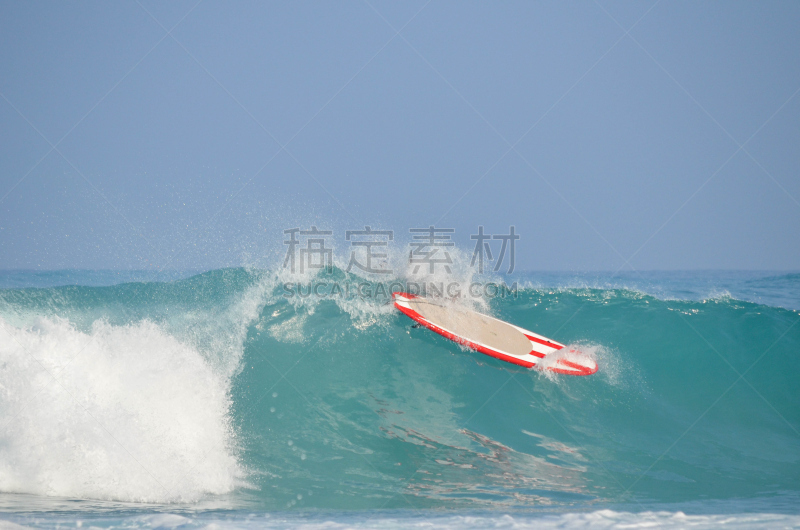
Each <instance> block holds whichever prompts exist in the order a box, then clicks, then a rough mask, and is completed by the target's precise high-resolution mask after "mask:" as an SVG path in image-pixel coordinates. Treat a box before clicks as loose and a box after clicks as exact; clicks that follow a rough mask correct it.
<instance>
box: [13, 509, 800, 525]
mask: <svg viewBox="0 0 800 530" xmlns="http://www.w3.org/2000/svg"><path fill="white" fill-rule="evenodd" d="M16 519H17V522H21V523H23V524H25V523H28V522H29V521H28V520H27V519H25V518H16ZM31 522H32V521H31ZM42 522H43V520H42V519H41V518H38V519H37V520H36V522H35V523H34V524H37V525H41V523H42ZM57 522H59V523H62V524H63V525H64V526H66V525H70V526H75V523H74V522H73V521H72V520H66V519H58V520H57ZM88 522H89V521H87V523H88ZM4 523H5V525H8V526H7V527H8V528H15V529H16V528H23V527H20V526H17V525H16V524H15V523H13V522H10V521H8V522H7V521H0V528H4V527H6V526H5V525H4ZM96 523H100V524H101V526H103V527H110V526H111V524H110V523H116V524H114V526H121V527H125V528H129V527H134V528H139V527H146V528H175V527H178V526H180V527H181V528H246V529H248V528H279V529H283V528H304V529H307V530H317V529H319V530H339V529H348V528H354V529H360V528H365V529H366V528H385V529H394V528H425V529H429V530H451V529H458V530H461V529H472V528H476V529H477V528H498V529H509V530H524V529H528V528H537V529H538V528H562V529H563V528H567V529H568V528H608V529H612V528H617V529H619V528H632V529H635V528H693V529H698V530H704V529H712V528H732V529H739V528H741V529H749V528H798V527H800V516H797V515H783V514H771V513H752V514H751V513H733V514H705V515H691V514H685V513H683V512H680V511H676V512H669V511H644V512H639V513H632V512H623V511H614V510H597V511H594V512H583V513H582V512H577V513H564V514H553V515H500V514H498V515H477V514H476V515H440V514H434V513H430V512H428V513H426V512H416V513H415V514H413V515H407V516H403V515H394V514H393V515H385V514H375V513H370V512H366V513H362V514H358V513H343V514H328V515H326V514H322V515H314V514H310V515H309V514H303V515H290V514H263V515H262V514H258V515H256V514H249V515H247V516H246V517H236V516H233V517H227V518H218V517H208V516H203V515H200V516H196V517H193V518H189V517H184V516H180V515H171V514H158V515H145V516H135V517H130V518H127V519H121V520H110V521H109V520H101V521H96Z"/></svg>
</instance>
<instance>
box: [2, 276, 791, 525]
mask: <svg viewBox="0 0 800 530" xmlns="http://www.w3.org/2000/svg"><path fill="white" fill-rule="evenodd" d="M314 272H315V273H316V274H307V275H306V276H305V277H304V280H303V281H301V282H296V283H294V284H292V285H291V286H289V287H288V288H287V282H288V281H289V280H287V276H286V274H285V271H282V270H264V269H251V268H231V269H222V270H211V271H178V272H175V271H173V272H168V273H154V272H152V271H80V270H69V271H44V272H43V271H3V272H0V425H2V429H0V528H17V527H18V526H25V527H28V526H30V527H46V528H50V527H53V528H54V527H65V526H66V527H83V526H86V527H100V528H110V527H123V528H129V527H148V528H156V527H161V528H176V527H186V528H191V527H223V528H228V527H233V528H250V527H271V528H288V527H297V526H302V527H304V528H326V529H330V528H334V529H335V528H372V527H381V528H409V527H424V528H486V527H492V528H528V527H536V528H550V527H553V528H573V527H580V528H585V527H599V528H622V527H625V528H637V527H652V526H661V527H667V528H670V527H675V528H685V527H689V526H691V527H693V528H705V527H712V526H714V527H716V526H728V527H733V528H750V527H753V526H758V527H767V528H786V527H797V528H800V391H798V388H799V386H798V382H797V381H798V379H799V378H800V325H798V322H800V273H794V272H763V271H762V272H759V271H683V272H644V273H634V272H626V273H620V274H612V273H564V272H558V273H538V272H527V273H522V274H517V275H515V276H514V277H513V278H506V279H505V280H504V281H505V282H506V284H507V285H506V286H507V287H508V289H500V290H495V291H492V292H493V293H494V292H502V296H501V295H497V296H491V297H483V298H481V299H480V300H471V301H469V303H471V304H473V306H475V307H476V308H477V309H479V310H481V311H483V312H486V313H488V314H491V315H493V316H495V317H497V318H500V319H503V320H507V321H509V322H512V323H514V324H516V325H519V326H521V327H524V328H527V329H530V330H532V331H535V332H537V333H540V334H542V335H545V336H547V337H551V338H553V339H555V340H557V341H559V342H562V343H565V344H568V345H569V346H570V347H573V348H578V349H580V350H581V351H583V352H585V353H586V354H588V355H591V356H593V357H594V358H595V359H596V360H597V363H598V365H599V370H598V372H597V373H596V374H594V375H591V376H587V377H572V376H564V375H557V374H553V373H551V372H547V371H543V370H537V369H535V368H534V369H530V370H528V369H524V368H521V367H517V366H513V365H511V364H508V363H504V362H502V361H499V360H496V359H493V358H490V357H487V356H485V355H482V354H480V353H476V352H473V351H470V350H467V349H464V348H461V347H459V346H458V345H456V344H454V343H453V342H450V341H448V340H446V339H444V338H443V337H440V336H439V335H436V334H434V333H432V332H430V331H428V330H426V329H424V328H412V324H413V322H412V321H411V320H409V319H408V318H407V317H405V316H404V315H402V314H401V313H400V312H399V311H397V310H395V309H394V308H393V306H392V305H391V304H390V303H388V298H387V297H386V296H384V295H385V293H386V292H389V293H390V292H391V290H392V289H393V288H392V285H391V282H392V281H400V279H399V278H392V280H391V281H389V280H383V281H374V280H373V281H369V282H367V281H366V280H364V279H361V278H358V277H356V276H354V275H352V274H349V273H347V272H345V271H344V270H342V269H339V268H334V269H333V270H332V271H330V272H327V271H324V270H323V271H314ZM304 282H307V284H308V288H307V289H306V290H304V288H303V285H304ZM314 282H316V285H321V284H322V283H325V286H324V287H323V288H319V289H318V290H317V291H316V292H312V291H313V285H315V283H314ZM333 284H337V285H349V284H353V285H355V284H363V288H362V289H361V290H360V291H359V290H358V289H354V290H350V291H349V292H348V291H347V290H344V291H343V292H342V293H332V292H331V289H330V286H331V285H333Z"/></svg>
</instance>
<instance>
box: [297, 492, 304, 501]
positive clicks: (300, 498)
mask: <svg viewBox="0 0 800 530" xmlns="http://www.w3.org/2000/svg"><path fill="white" fill-rule="evenodd" d="M297 500H298V501H302V500H303V496H302V495H300V494H299V493H298V494H297Z"/></svg>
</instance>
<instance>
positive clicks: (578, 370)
mask: <svg viewBox="0 0 800 530" xmlns="http://www.w3.org/2000/svg"><path fill="white" fill-rule="evenodd" d="M558 362H559V363H561V364H566V365H567V366H569V367H570V368H573V369H574V371H573V370H562V369H561V368H556V367H548V368H547V369H548V370H550V371H551V372H555V373H557V374H566V375H592V374H594V373H596V372H597V364H595V365H594V367H589V366H583V365H580V364H577V363H573V362H570V361H567V360H566V359H559V361H558Z"/></svg>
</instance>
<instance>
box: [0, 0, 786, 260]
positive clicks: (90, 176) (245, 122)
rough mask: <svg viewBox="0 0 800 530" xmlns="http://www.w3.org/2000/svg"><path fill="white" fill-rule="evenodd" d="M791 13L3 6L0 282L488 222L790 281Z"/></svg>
mask: <svg viewBox="0 0 800 530" xmlns="http://www.w3.org/2000/svg"><path fill="white" fill-rule="evenodd" d="M798 27H800V4H798V3H796V2H759V3H757V2H703V3H696V2H677V1H670V0H662V1H660V2H610V1H607V0H598V1H597V2H594V1H587V2H568V3H562V2H507V3H489V2H471V3H466V2H444V1H441V0H432V1H430V2H427V3H426V2H425V1H424V0H423V1H413V2H403V3H399V2H382V1H377V0H369V1H368V2H367V1H363V0H362V1H353V2H338V3H334V2H304V1H301V0H295V1H291V2H276V3H266V2H251V3H248V2H225V3H223V2H217V1H214V0H204V1H202V2H200V3H197V2H196V0H193V1H189V2H177V1H176V2H170V3H155V2H151V1H144V0H143V1H142V2H141V3H138V2H114V3H108V2H98V3H89V2H30V3H18V2H2V4H0V95H1V96H2V97H0V197H2V200H0V268H4V269H8V268H41V269H63V268H89V269H101V268H112V269H129V268H135V269H141V268H154V269H159V268H162V267H165V268H168V269H184V268H192V269H197V268H216V267H222V266H236V265H240V264H263V265H270V264H275V263H279V262H280V261H281V260H282V258H283V254H284V253H285V247H284V246H283V244H282V240H283V234H282V231H283V230H284V229H287V228H292V227H294V226H300V227H302V228H308V227H309V226H311V225H312V224H316V225H318V226H320V228H329V229H332V230H334V233H335V237H337V238H338V239H340V240H341V242H344V233H345V230H353V229H360V228H363V226H364V225H371V226H372V227H373V228H376V229H377V228H384V229H392V230H394V231H395V232H396V233H397V234H398V237H397V245H403V244H405V241H406V240H407V239H408V237H407V234H408V230H409V229H410V228H415V227H426V226H429V225H435V226H437V227H445V228H454V229H455V230H456V232H455V233H456V236H455V237H456V240H457V241H459V244H460V246H462V247H463V248H464V249H466V250H468V251H469V250H471V243H470V239H469V236H470V235H471V234H474V233H476V232H477V229H478V226H479V225H484V226H485V227H486V231H487V232H488V233H498V234H499V233H507V232H508V227H509V226H510V225H514V226H515V227H516V231H517V233H519V234H520V235H521V239H520V241H519V242H518V244H517V269H528V270H617V269H620V268H622V269H623V270H629V269H631V268H635V269H637V270H646V269H696V268H705V269H707V268H722V269H782V270H786V269H800V244H798V242H799V241H800V237H798V236H800V230H799V227H800V202H798V201H799V200H800V177H799V176H798V169H799V168H800V149H799V148H798V146H800V94H798V90H799V89H800V32H798V31H797V28H798Z"/></svg>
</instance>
